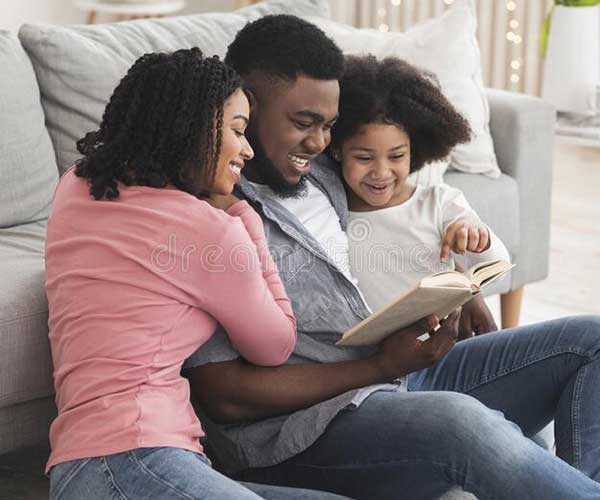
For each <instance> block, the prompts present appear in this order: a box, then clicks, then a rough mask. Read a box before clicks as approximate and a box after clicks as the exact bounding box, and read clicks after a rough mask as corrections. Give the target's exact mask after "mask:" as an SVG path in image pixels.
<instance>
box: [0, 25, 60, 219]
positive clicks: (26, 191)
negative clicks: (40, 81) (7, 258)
mask: <svg viewBox="0 0 600 500" xmlns="http://www.w3.org/2000/svg"><path fill="white" fill-rule="evenodd" d="M0 68H2V77H0V179H2V189H0V227H7V226H12V225H15V224H21V223H24V222H32V221H36V220H40V219H43V218H45V217H47V216H48V210H49V208H50V202H51V200H52V195H53V193H54V187H55V185H56V181H57V177H58V172H57V169H56V159H55V156H54V151H53V149H52V143H51V142H50V137H49V136H48V131H47V130H46V127H45V126H44V111H43V109H42V106H41V104H40V92H39V89H38V85H37V81H36V79H35V74H34V72H33V69H32V67H31V62H30V61H29V58H28V57H27V54H26V53H25V51H24V50H23V48H22V47H21V44H20V43H19V40H17V38H16V37H15V36H13V35H11V34H10V33H9V32H7V31H0Z"/></svg>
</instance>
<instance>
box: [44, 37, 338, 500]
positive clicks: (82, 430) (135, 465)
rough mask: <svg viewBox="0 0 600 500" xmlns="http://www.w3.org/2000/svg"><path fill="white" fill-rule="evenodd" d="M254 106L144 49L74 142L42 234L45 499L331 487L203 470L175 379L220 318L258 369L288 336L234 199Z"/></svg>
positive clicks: (195, 61)
mask: <svg viewBox="0 0 600 500" xmlns="http://www.w3.org/2000/svg"><path fill="white" fill-rule="evenodd" d="M248 114H249V104H248V100H247V98H246V96H245V94H244V93H243V91H242V90H241V82H240V78H239V76H238V75H237V73H235V71H233V70H232V69H231V68H229V67H228V66H226V65H225V64H224V63H222V62H221V61H220V60H219V59H218V58H217V57H212V58H203V57H202V54H201V52H200V51H199V50H198V49H191V50H178V51H176V52H174V53H169V54H146V55H145V56H143V57H141V58H140V59H139V60H138V61H137V62H136V63H135V64H134V65H133V67H132V68H131V69H130V70H129V72H128V73H127V75H126V76H125V77H124V78H123V80H121V82H120V84H119V85H118V86H117V88H116V89H115V92H114V94H113V96H112V98H111V100H110V102H109V104H108V106H107V108H106V111H105V113H104V116H103V118H102V123H101V125H100V128H99V130H97V131H95V132H91V133H89V134H87V135H86V136H85V138H84V139H82V140H80V141H79V142H78V144H77V146H78V149H79V151H80V152H81V153H82V154H83V158H82V159H81V160H80V161H79V162H78V163H77V165H76V166H75V168H73V169H71V170H69V171H68V172H67V173H65V175H64V176H63V177H62V179H61V181H60V184H59V186H58V188H57V190H56V194H55V199H54V204H53V208H52V214H51V216H50V219H49V221H48V230H47V241H46V273H47V281H46V288H47V295H48V303H49V329H50V333H49V336H50V345H51V349H52V359H53V363H54V384H55V388H56V403H57V406H58V417H57V418H56V419H55V420H54V422H53V423H52V427H51V429H50V443H51V447H52V453H51V455H50V458H49V460H48V463H47V466H46V472H47V473H49V474H50V498H51V499H52V500H58V499H60V500H72V499H82V498H86V499H89V500H96V499H97V500H103V499H107V498H120V499H131V500H136V499H140V500H142V499H143V500H146V499H159V498H160V499H171V498H188V499H207V500H208V499H215V500H216V499H222V498H236V499H238V498H239V499H247V500H250V499H258V498H261V497H262V496H261V497H259V496H258V495H256V494H255V493H253V492H252V491H251V489H252V490H254V491H258V492H260V495H265V498H288V499H293V498H298V497H301V498H329V497H328V496H327V495H325V494H321V493H312V494H311V493H308V492H303V493H302V492H297V491H295V490H292V489H287V488H284V489H281V488H272V487H270V486H260V485H246V486H247V487H244V486H242V485H241V484H238V483H236V482H234V481H232V480H230V479H228V478H226V477H225V476H222V475H221V474H219V473H218V472H216V471H214V470H212V469H211V467H210V462H209V461H208V460H207V458H206V457H205V455H204V453H203V449H202V446H201V445H200V443H199V438H200V437H201V436H202V435H203V432H202V429H201V427H200V422H199V421H198V418H197V417H196V414H195V412H194V410H193V408H192V406H191V404H190V401H189V395H190V391H189V384H188V381H187V380H186V379H184V378H183V377H182V376H181V374H180V371H181V366H182V364H183V361H184V360H185V359H186V358H187V357H188V356H189V355H190V354H192V353H193V352H194V351H196V349H198V347H200V346H201V345H203V344H204V343H205V342H206V341H207V340H208V339H209V338H210V337H211V335H212V334H213V332H214V331H215V328H216V326H217V322H219V323H220V324H222V325H223V326H224V327H225V329H226V330H227V332H228V334H229V337H230V340H231V342H232V343H233V345H234V346H235V347H236V349H237V350H238V351H239V353H240V354H241V355H242V356H244V357H245V358H246V359H247V360H248V361H250V362H251V363H254V364H259V365H278V364H281V363H283V362H284V361H285V360H286V359H287V358H288V356H289V355H290V353H291V352H292V350H293V348H294V345H295V339H296V330H295V318H294V315H293V313H292V308H291V306H290V302H289V300H288V297H287V296H286V294H285V290H284V288H283V285H282V283H281V280H280V279H279V275H278V273H277V269H276V267H275V265H274V263H273V261H272V260H271V257H270V255H269V253H268V250H267V243H266V238H265V234H264V229H263V226H262V221H261V219H260V217H259V216H258V214H256V213H255V212H254V211H253V210H252V208H251V207H250V206H249V205H248V204H247V203H246V202H245V201H239V200H236V199H235V198H233V197H231V191H232V189H233V186H234V184H235V183H236V181H237V180H238V179H239V176H240V170H241V169H242V168H243V167H244V161H245V160H247V159H250V158H252V156H253V152H252V149H251V148H250V146H249V144H248V142H247V141H246V138H245V136H244V132H245V129H246V125H247V123H248V118H249V116H248ZM336 498H337V497H336Z"/></svg>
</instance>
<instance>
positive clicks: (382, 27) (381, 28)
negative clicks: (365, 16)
mask: <svg viewBox="0 0 600 500" xmlns="http://www.w3.org/2000/svg"><path fill="white" fill-rule="evenodd" d="M378 29H379V31H383V32H384V33H385V32H387V31H389V30H390V27H389V26H388V25H387V24H385V23H381V24H380V25H379V28H378Z"/></svg>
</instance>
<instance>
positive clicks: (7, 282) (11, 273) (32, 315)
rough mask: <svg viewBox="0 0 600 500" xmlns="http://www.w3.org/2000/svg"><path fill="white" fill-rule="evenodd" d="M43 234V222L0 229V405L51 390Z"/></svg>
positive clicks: (33, 396)
mask: <svg viewBox="0 0 600 500" xmlns="http://www.w3.org/2000/svg"><path fill="white" fill-rule="evenodd" d="M45 235H46V222H45V221H39V222H32V223H29V224H23V225H20V226H13V227H10V228H2V229H0V276H1V277H2V284H3V285H2V287H0V366H1V367H2V376H1V377H0V408H3V407H6V406H10V405H12V404H16V403H20V402H23V401H29V400H30V399H34V398H40V397H44V396H48V395H50V394H52V393H53V392H54V390H53V384H52V359H51V355H50V346H49V343H48V305H47V303H46V291H45V288H44V285H45V273H44V239H45Z"/></svg>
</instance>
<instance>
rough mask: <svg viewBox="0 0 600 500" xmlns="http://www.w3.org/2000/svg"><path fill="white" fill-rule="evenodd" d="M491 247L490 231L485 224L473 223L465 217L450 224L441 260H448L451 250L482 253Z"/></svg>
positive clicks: (443, 242) (460, 252) (461, 252)
mask: <svg viewBox="0 0 600 500" xmlns="http://www.w3.org/2000/svg"><path fill="white" fill-rule="evenodd" d="M489 247H490V231H489V229H488V227H487V226H486V225H485V224H482V223H480V222H478V223H473V222H470V221H467V220H464V219H461V220H457V221H456V222H453V223H452V224H450V225H449V226H448V229H447V230H446V235H445V236H444V241H442V252H441V254H440V260H441V261H442V262H446V261H447V260H448V258H449V257H450V251H452V252H455V253H458V254H464V253H465V252H466V251H469V252H474V253H481V252H484V251H485V250H487V249H488V248H489Z"/></svg>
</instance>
